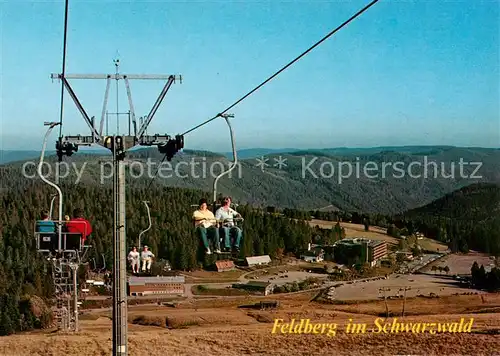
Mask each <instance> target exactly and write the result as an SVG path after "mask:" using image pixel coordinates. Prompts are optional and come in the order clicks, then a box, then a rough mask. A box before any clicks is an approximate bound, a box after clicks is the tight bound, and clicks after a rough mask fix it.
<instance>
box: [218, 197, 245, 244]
mask: <svg viewBox="0 0 500 356" xmlns="http://www.w3.org/2000/svg"><path fill="white" fill-rule="evenodd" d="M230 206H231V198H230V197H225V198H224V199H223V200H222V206H221V207H220V208H219V209H217V211H216V212H215V218H216V219H217V220H218V221H221V222H222V228H223V229H224V241H225V247H226V249H229V248H231V240H230V236H231V235H230V234H231V233H234V234H235V235H236V238H235V240H234V248H235V249H236V251H239V250H240V241H241V235H242V233H241V229H240V228H239V227H238V226H236V225H235V224H234V221H233V219H234V218H236V217H240V218H241V214H240V213H238V212H237V211H236V210H234V209H231V207H230Z"/></svg>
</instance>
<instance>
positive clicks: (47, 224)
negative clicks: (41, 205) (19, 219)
mask: <svg viewBox="0 0 500 356" xmlns="http://www.w3.org/2000/svg"><path fill="white" fill-rule="evenodd" d="M41 215H42V220H38V221H37V222H36V232H42V233H55V232H56V223H55V222H53V221H52V220H50V216H49V212H48V211H45V210H44V211H42V214H41Z"/></svg>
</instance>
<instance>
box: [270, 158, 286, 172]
mask: <svg viewBox="0 0 500 356" xmlns="http://www.w3.org/2000/svg"><path fill="white" fill-rule="evenodd" d="M274 160H275V161H276V163H275V164H274V165H273V166H275V167H278V169H283V168H284V167H286V163H285V162H286V158H283V157H281V156H279V157H278V158H275V159H274Z"/></svg>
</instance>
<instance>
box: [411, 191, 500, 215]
mask: <svg viewBox="0 0 500 356" xmlns="http://www.w3.org/2000/svg"><path fill="white" fill-rule="evenodd" d="M405 215H406V216H409V217H424V216H436V217H445V218H452V219H459V220H469V221H472V222H475V223H480V222H484V221H486V220H489V219H491V218H494V217H500V185H497V184H488V183H479V184H471V185H469V186H466V187H464V188H462V189H459V190H456V191H454V192H452V193H449V194H446V195H445V196H443V197H442V198H439V199H437V200H435V201H433V202H432V203H430V204H427V205H425V206H423V207H419V208H416V209H411V210H409V211H407V212H406V213H405Z"/></svg>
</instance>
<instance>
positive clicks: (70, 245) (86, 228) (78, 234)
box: [65, 209, 92, 250]
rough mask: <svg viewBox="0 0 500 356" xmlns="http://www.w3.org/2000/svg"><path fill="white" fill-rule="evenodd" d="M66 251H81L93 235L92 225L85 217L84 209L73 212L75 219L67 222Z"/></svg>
mask: <svg viewBox="0 0 500 356" xmlns="http://www.w3.org/2000/svg"><path fill="white" fill-rule="evenodd" d="M65 230H66V231H67V232H65V236H66V238H65V250H79V249H80V248H81V246H82V245H84V244H85V241H86V240H87V238H88V237H89V236H90V234H91V233H92V225H90V222H89V221H88V220H86V219H85V218H84V217H83V210H82V209H75V210H74V211H73V218H72V219H71V220H70V221H68V222H66V229H65Z"/></svg>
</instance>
